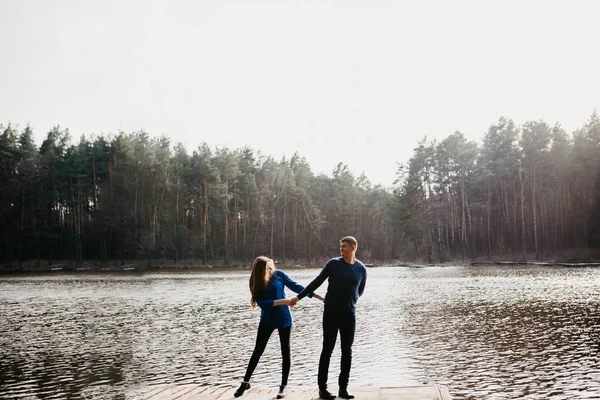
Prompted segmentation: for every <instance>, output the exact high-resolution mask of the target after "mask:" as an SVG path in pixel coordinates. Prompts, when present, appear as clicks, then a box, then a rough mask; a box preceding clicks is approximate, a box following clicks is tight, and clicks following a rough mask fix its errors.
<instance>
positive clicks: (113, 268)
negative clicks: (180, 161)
mask: <svg viewBox="0 0 600 400" xmlns="http://www.w3.org/2000/svg"><path fill="white" fill-rule="evenodd" d="M363 262H364V264H365V265H366V266H367V267H368V268H376V267H406V268H427V267H448V266H496V265H501V266H532V267H536V266H557V267H597V266H600V260H589V259H588V260H568V261H557V260H548V261H534V260H532V261H512V260H511V261H501V260H494V261H469V262H460V261H449V262H445V263H424V262H409V261H401V260H393V261H373V262H365V261H363ZM277 266H278V267H279V268H282V269H283V268H285V269H310V268H321V267H322V266H323V265H322V264H315V263H306V262H304V263H303V262H292V261H290V262H285V263H281V262H279V263H277ZM250 267H251V264H250V263H242V262H232V263H230V264H228V265H225V264H224V263H223V262H222V261H221V262H219V261H217V262H213V263H207V264H203V263H202V261H199V260H188V261H183V262H178V263H175V262H173V261H164V260H163V261H153V262H152V263H148V260H126V261H124V262H122V261H111V262H109V263H108V264H106V265H105V266H102V265H101V264H100V263H99V262H98V261H89V262H84V263H83V265H82V266H81V267H76V265H75V263H74V262H73V261H69V260H59V261H53V262H52V263H50V262H49V261H48V260H40V261H39V262H37V261H36V260H30V261H27V262H23V263H22V264H21V265H19V264H18V263H10V264H0V274H35V273H54V272H69V273H78V272H87V273H111V272H119V273H127V272H129V273H141V272H153V273H157V272H158V273H160V272H174V271H178V272H184V271H185V272H205V271H235V270H249V269H250Z"/></svg>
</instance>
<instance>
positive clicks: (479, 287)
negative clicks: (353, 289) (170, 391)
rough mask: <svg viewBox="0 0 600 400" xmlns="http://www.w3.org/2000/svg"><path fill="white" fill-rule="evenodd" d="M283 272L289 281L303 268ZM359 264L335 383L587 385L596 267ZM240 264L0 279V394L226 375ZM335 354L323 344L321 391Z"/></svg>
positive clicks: (271, 355)
mask: <svg viewBox="0 0 600 400" xmlns="http://www.w3.org/2000/svg"><path fill="white" fill-rule="evenodd" d="M285 271H286V272H287V273H288V274H289V275H290V276H291V277H292V278H294V279H295V280H297V281H298V282H300V283H301V284H304V285H306V284H307V283H309V282H310V281H311V280H312V278H314V277H315V276H316V275H317V274H318V272H319V270H318V269H286V270H285ZM368 274H369V275H368V281H367V287H366V290H365V293H364V295H363V297H361V298H360V300H359V303H358V307H357V329H356V339H355V344H354V348H353V350H354V351H353V367H352V372H351V377H350V389H351V388H352V386H359V385H360V386H366V385H376V386H386V385H388V386H389V385H391V386H398V385H418V384H426V383H440V384H444V385H448V387H449V389H450V393H451V394H452V395H453V397H454V398H456V399H514V398H528V399H546V398H553V399H590V398H596V399H597V398H600V359H599V352H600V268H597V267H596V268H592V267H582V268H565V267H531V266H528V267H518V266H485V267H462V266H456V267H427V268H406V267H379V268H369V269H368ZM248 277H249V270H239V269H237V270H231V271H215V272H211V271H207V272H193V273H185V272H182V273H178V272H177V273H176V272H160V273H150V274H144V275H136V274H130V275H128V274H104V275H100V274H54V275H53V274H47V275H22V276H10V277H9V276H4V277H0V398H26V399H51V398H89V399H96V398H101V399H103V398H106V399H109V398H110V399H112V398H127V397H128V394H130V393H133V392H135V391H136V390H137V389H138V388H141V387H144V386H148V385H155V384H192V383H193V384H199V385H214V386H219V387H221V386H232V387H233V386H235V385H237V384H238V383H239V382H240V380H241V378H242V376H243V374H244V371H245V368H246V365H247V363H248V360H249V357H250V354H251V352H252V349H253V346H254V341H255V335H256V330H257V325H258V321H259V311H258V310H253V309H251V308H250V307H249V292H248ZM326 287H327V283H325V284H324V285H323V286H321V288H320V289H319V290H317V293H320V294H323V295H324V294H325V292H326ZM288 296H292V293H291V292H288ZM322 307H323V304H322V303H321V302H319V301H317V300H313V299H309V298H306V299H303V300H302V301H301V302H300V303H299V304H298V305H297V306H296V307H294V308H293V309H292V313H293V316H294V330H293V333H292V371H291V375H290V381H289V385H290V386H302V387H307V388H312V387H316V374H317V364H318V358H319V353H320V350H321V314H322ZM339 357H340V353H339V341H338V344H337V346H336V350H335V352H334V355H333V358H332V363H331V367H332V368H331V370H330V375H329V381H330V384H331V387H332V388H334V389H335V387H336V383H337V374H338V372H339ZM280 369H281V358H280V354H279V340H278V337H277V333H274V334H273V336H272V337H271V340H270V342H269V345H268V346H267V350H266V351H265V354H264V355H263V358H262V359H261V362H260V363H259V365H258V368H257V369H256V372H255V374H254V376H253V379H252V381H253V382H254V383H256V384H257V385H259V386H270V387H277V386H278V385H279V379H280Z"/></svg>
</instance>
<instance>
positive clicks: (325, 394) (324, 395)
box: [319, 389, 335, 400]
mask: <svg viewBox="0 0 600 400" xmlns="http://www.w3.org/2000/svg"><path fill="white" fill-rule="evenodd" d="M319 398H320V399H325V400H333V399H335V396H334V395H332V394H331V393H330V392H329V390H327V389H319Z"/></svg>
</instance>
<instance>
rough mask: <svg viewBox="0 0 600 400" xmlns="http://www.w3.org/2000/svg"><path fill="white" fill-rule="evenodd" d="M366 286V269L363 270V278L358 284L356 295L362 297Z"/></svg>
mask: <svg viewBox="0 0 600 400" xmlns="http://www.w3.org/2000/svg"><path fill="white" fill-rule="evenodd" d="M366 284H367V269H366V268H365V272H364V274H363V278H362V279H361V281H360V284H359V285H358V295H359V296H362V294H363V292H364V291H365V285H366Z"/></svg>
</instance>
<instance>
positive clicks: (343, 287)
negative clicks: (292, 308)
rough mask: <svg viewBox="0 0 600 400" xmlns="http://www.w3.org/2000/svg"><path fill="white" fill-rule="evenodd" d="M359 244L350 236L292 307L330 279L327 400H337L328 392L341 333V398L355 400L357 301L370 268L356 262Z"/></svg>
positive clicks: (323, 366) (323, 375)
mask: <svg viewBox="0 0 600 400" xmlns="http://www.w3.org/2000/svg"><path fill="white" fill-rule="evenodd" d="M357 246H358V242H357V241H356V239H355V238H354V237H352V236H346V237H344V238H343V239H342V240H340V254H341V257H337V258H332V259H331V260H329V261H327V263H326V264H325V266H324V267H323V269H322V270H321V273H320V274H319V276H317V277H316V278H315V279H314V280H313V281H312V282H311V283H309V284H308V286H306V288H305V289H304V290H303V291H302V292H300V293H299V294H298V296H296V297H294V298H292V299H291V302H290V303H291V305H294V304H296V303H297V302H298V300H300V299H302V298H303V297H305V296H306V295H308V294H310V293H312V292H314V291H315V289H317V288H318V287H319V286H321V285H322V284H323V282H325V280H326V279H329V287H328V288H327V295H326V296H325V310H324V311H323V349H322V351H321V358H320V360H319V377H318V384H319V397H320V398H322V399H326V400H331V399H334V398H335V396H334V395H332V394H331V393H330V392H329V391H328V390H327V375H328V373H329V361H330V360H331V353H332V352H333V348H334V347H335V341H336V338H337V333H338V331H339V332H340V341H341V345H342V362H341V370H340V376H339V380H338V384H339V393H338V395H339V397H341V398H343V399H353V398H354V396H352V395H350V394H348V380H349V378H350V367H351V365H352V343H353V342H354V330H355V328H356V317H355V314H354V311H355V309H356V301H357V300H358V297H359V296H362V294H363V291H364V290H365V284H366V282H367V269H366V268H365V266H364V264H363V263H362V262H360V261H358V260H357V259H356V256H355V254H356V248H357Z"/></svg>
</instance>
